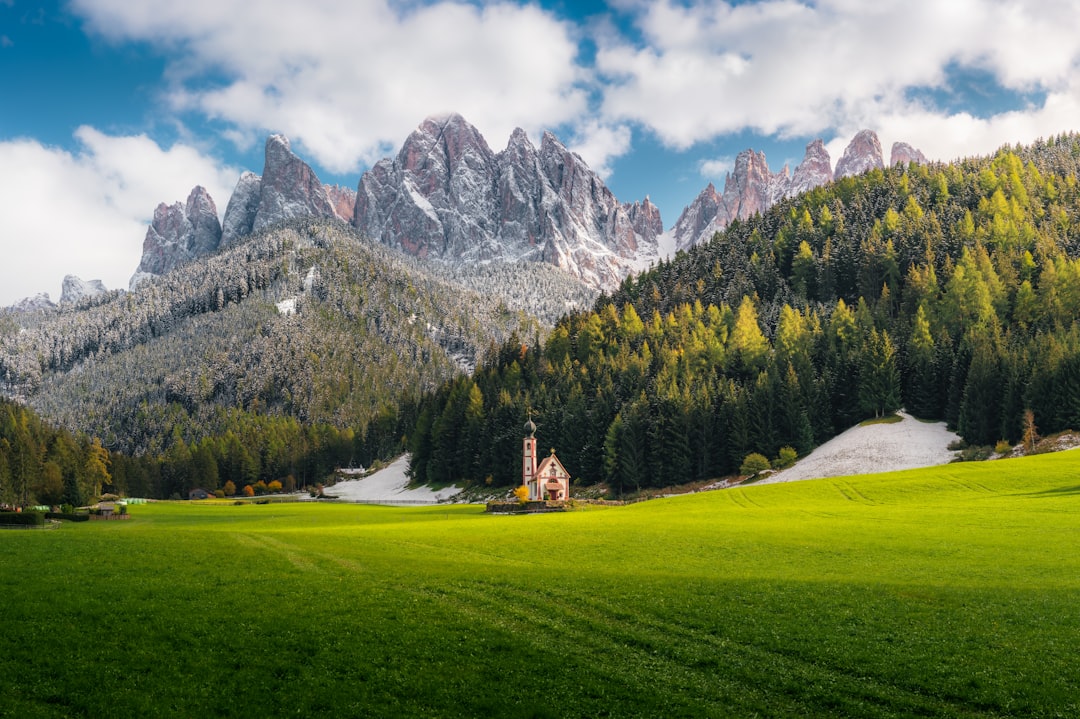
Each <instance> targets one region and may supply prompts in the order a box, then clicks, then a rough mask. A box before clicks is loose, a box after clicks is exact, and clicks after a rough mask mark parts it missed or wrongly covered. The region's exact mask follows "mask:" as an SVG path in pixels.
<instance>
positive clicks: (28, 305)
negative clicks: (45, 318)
mask: <svg viewBox="0 0 1080 719" xmlns="http://www.w3.org/2000/svg"><path fill="white" fill-rule="evenodd" d="M54 307H56V305H55V304H54V303H53V301H52V300H51V299H49V293H48V292H38V293H37V294H36V295H34V296H33V297H23V298H22V299H21V300H19V301H18V302H16V303H15V304H13V305H10V306H8V307H7V308H5V309H7V310H8V311H10V312H37V311H39V310H49V309H53V308H54Z"/></svg>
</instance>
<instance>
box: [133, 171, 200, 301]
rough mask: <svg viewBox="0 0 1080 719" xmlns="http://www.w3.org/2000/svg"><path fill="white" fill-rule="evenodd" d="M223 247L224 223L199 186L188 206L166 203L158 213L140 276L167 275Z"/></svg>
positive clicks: (149, 231)
mask: <svg viewBox="0 0 1080 719" xmlns="http://www.w3.org/2000/svg"><path fill="white" fill-rule="evenodd" d="M220 244H221V223H220V222H219V221H218V215H217V207H215V205H214V200H213V199H211V197H210V195H209V194H208V193H207V192H206V190H205V189H204V188H203V187H201V186H197V187H195V189H193V190H192V191H191V194H190V195H188V198H187V203H185V204H181V203H179V202H177V203H175V204H173V205H166V204H165V203H164V202H163V203H161V204H160V205H158V206H157V209H156V210H154V220H153V222H151V223H150V227H149V228H148V229H147V230H146V238H145V239H144V240H143V254H142V261H141V262H140V263H139V267H138V269H137V270H136V276H138V277H141V276H143V275H145V274H152V275H160V274H164V273H166V272H168V271H169V270H171V269H172V268H174V267H177V266H179V265H182V264H184V263H186V262H190V261H191V260H193V259H195V258H196V257H202V256H204V255H208V254H210V253H211V252H214V251H215V250H217V248H218V246H219V245H220ZM132 279H133V280H134V279H135V278H132ZM133 285H134V283H133Z"/></svg>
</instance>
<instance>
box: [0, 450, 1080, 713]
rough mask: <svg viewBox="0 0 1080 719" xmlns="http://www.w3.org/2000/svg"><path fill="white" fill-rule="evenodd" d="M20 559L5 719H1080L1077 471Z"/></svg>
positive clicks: (313, 517)
mask: <svg viewBox="0 0 1080 719" xmlns="http://www.w3.org/2000/svg"><path fill="white" fill-rule="evenodd" d="M131 511H132V513H133V514H134V519H132V520H131V521H126V522H92V523H83V524H77V525H76V524H66V525H64V526H63V527H62V528H61V529H59V530H57V531H51V532H41V531H4V532H3V533H0V597H2V600H0V716H13V717H14V716H18V717H39V716H55V717H69V716H86V717H101V716H110V717H128V716H132V717H134V716H139V717H147V716H176V717H207V716H252V717H265V716H312V715H327V716H342V717H344V716H433V717H455V716H460V717H476V716H521V717H527V716H553V717H556V716H558V717H562V716H583V717H584V716H588V717H594V716H613V717H614V716H649V717H654V716H665V717H671V716H685V717H702V716H732V717H754V716H762V717H779V716H852V717H919V716H934V717H937V716H944V717H1004V716H1015V717H1076V716H1080V551H1078V543H1080V452H1066V453H1061V454H1057V455H1044V456H1039V457H1034V458H1029V459H1023V460H1006V461H997V462H990V463H980V464H962V465H949V466H947V467H942V468H936V469H932V470H923V471H912V472H903V473H896V474H890V475H880V476H873V477H857V478H846V479H836V480H818V481H811V482H799V483H793V484H779V485H767V486H751V487H744V488H736V489H731V490H723V491H716V492H709V493H703V494H698V495H692V496H684V497H679V498H672V499H662V500H655V501H650V502H644V503H641V504H637V505H633V506H628V507H621V508H604V509H589V510H585V511H579V512H571V513H565V514H549V515H533V516H487V515H484V514H482V512H481V508H479V507H474V506H453V507H431V508H421V509H415V508H411V509H399V508H387V507H365V506H345V505H315V504H308V503H303V504H269V505H246V506H232V505H214V504H200V503H164V504H156V505H148V506H138V507H133V508H132V510H131Z"/></svg>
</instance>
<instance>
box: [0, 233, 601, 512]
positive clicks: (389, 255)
mask: <svg viewBox="0 0 1080 719" xmlns="http://www.w3.org/2000/svg"><path fill="white" fill-rule="evenodd" d="M594 298H595V294H594V293H592V292H591V291H589V290H587V289H585V288H584V287H583V286H582V285H581V284H580V283H578V282H576V281H574V280H572V279H571V278H569V277H567V276H565V275H563V274H562V273H560V272H559V271H558V270H557V269H555V268H552V267H547V266H536V267H530V271H529V272H528V273H520V272H513V271H511V269H509V268H506V267H502V266H499V265H493V266H488V267H477V268H474V269H470V270H460V271H457V272H453V273H451V272H449V271H438V272H436V271H435V270H434V269H432V268H431V266H430V265H426V264H425V263H423V262H421V261H419V260H415V259H412V258H408V257H405V256H403V255H401V254H400V253H397V252H394V251H393V250H390V249H387V248H385V247H382V246H380V245H378V244H375V243H371V242H367V241H365V240H363V239H362V238H360V237H359V236H357V235H356V233H355V231H354V230H352V229H351V228H349V227H347V226H345V225H343V224H341V223H335V222H333V221H327V220H319V221H315V220H307V221H293V222H292V224H290V225H287V226H284V227H278V228H274V229H271V230H268V231H264V232H262V233H260V234H258V235H257V236H254V237H252V238H250V239H248V240H246V241H245V242H244V243H243V244H242V245H240V246H238V247H235V248H232V249H230V250H227V251H225V252H222V253H220V254H217V255H214V256H212V257H209V258H206V259H204V260H201V261H199V262H196V263H193V264H190V265H187V266H184V267H181V268H178V269H177V270H175V271H173V272H171V273H169V274H168V275H165V276H163V277H161V278H158V279H156V280H154V281H152V282H149V283H147V284H145V285H141V286H140V287H139V288H138V289H137V290H136V291H135V292H132V293H130V294H125V293H121V292H113V293H109V294H108V295H106V296H104V297H99V298H95V299H94V300H91V301H87V302H84V303H83V304H82V305H80V306H79V307H77V308H60V309H57V310H50V311H45V312H39V313H36V314H34V315H28V316H8V317H6V318H5V321H4V324H3V326H2V327H0V381H2V383H3V388H4V390H5V392H6V393H7V394H8V395H9V396H14V397H17V398H19V399H21V400H22V401H24V402H26V403H28V404H29V405H30V406H31V407H33V408H34V409H36V410H37V411H38V412H39V413H40V414H41V416H42V417H43V418H44V419H45V420H47V421H49V422H52V423H55V424H58V425H59V426H62V427H65V428H67V429H68V430H70V431H71V432H77V433H81V434H82V435H86V436H95V437H100V438H101V442H102V443H103V444H104V446H105V447H107V448H109V449H110V450H112V451H114V452H117V453H122V454H123V455H126V456H128V457H135V458H138V461H137V462H134V463H133V464H132V465H131V467H130V471H129V472H127V473H125V471H124V470H125V469H127V467H125V466H124V460H123V459H121V460H120V461H119V466H120V471H119V474H120V475H121V476H122V477H124V476H125V475H126V474H130V475H131V479H130V481H127V480H126V479H125V481H124V482H123V484H125V485H126V486H125V487H123V489H124V490H125V491H131V492H135V493H142V494H149V495H150V496H169V495H171V494H173V493H179V494H181V495H183V494H185V493H186V491H187V489H190V488H191V487H194V486H202V487H206V488H207V489H214V488H215V487H216V486H222V485H224V484H225V483H226V482H227V481H232V482H233V483H234V485H235V486H236V487H237V488H239V487H242V486H243V485H244V484H253V483H255V482H257V481H259V480H262V481H264V482H270V481H273V480H281V481H283V484H286V485H287V484H288V483H289V482H288V481H287V480H290V478H291V481H293V482H296V483H299V484H301V485H303V484H305V483H309V482H316V481H320V480H321V479H322V478H323V477H324V476H325V474H326V473H327V472H328V471H329V470H330V469H331V468H332V467H333V466H335V465H336V466H342V465H345V464H350V463H352V464H361V463H367V462H369V461H370V460H371V459H372V458H374V457H380V456H387V455H390V454H393V453H395V452H399V451H400V450H401V444H400V440H399V438H400V436H401V427H400V424H401V422H402V421H406V422H407V421H408V420H409V418H401V417H399V414H398V407H399V406H401V405H403V404H404V405H405V406H415V403H416V401H417V399H418V398H419V396H420V395H421V393H422V392H423V391H425V390H431V389H434V388H436V387H438V386H439V385H440V384H441V383H442V382H444V381H446V380H447V379H449V378H450V377H452V376H454V375H456V374H459V373H461V372H462V370H465V371H469V370H471V369H472V368H473V367H474V366H475V364H476V362H477V360H478V359H479V358H480V357H482V356H483V354H484V353H485V352H487V351H489V350H491V349H493V348H494V347H496V346H498V345H499V344H501V343H502V342H504V341H505V340H506V339H507V337H508V336H509V335H510V334H511V333H512V332H514V333H520V334H521V335H523V336H529V337H536V336H539V335H540V334H541V333H544V332H546V331H547V330H548V329H549V328H550V326H551V323H553V322H554V321H555V319H556V318H558V317H559V316H560V315H562V314H563V313H565V312H566V311H567V310H568V309H572V308H575V307H577V308H581V307H587V306H589V304H590V303H591V302H592V301H593V299H594ZM533 308H537V309H538V310H539V312H540V313H541V314H544V315H545V316H543V317H537V316H536V314H534V313H533V311H532V310H533Z"/></svg>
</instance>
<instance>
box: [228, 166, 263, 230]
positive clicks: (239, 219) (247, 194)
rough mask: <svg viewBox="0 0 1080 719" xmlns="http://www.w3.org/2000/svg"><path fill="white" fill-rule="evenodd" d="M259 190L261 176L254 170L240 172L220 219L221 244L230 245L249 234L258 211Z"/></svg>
mask: <svg viewBox="0 0 1080 719" xmlns="http://www.w3.org/2000/svg"><path fill="white" fill-rule="evenodd" d="M261 192H262V177H260V176H259V175H256V174H255V173H254V172H244V173H241V175H240V179H239V180H238V181H237V182H236V188H235V189H234V190H233V193H232V197H230V198H229V204H228V205H227V206H226V207H225V217H224V218H223V219H222V221H221V244H222V245H223V246H224V247H231V246H233V245H235V244H236V243H237V242H239V241H240V239H241V238H243V237H246V236H247V235H250V234H251V230H252V226H253V225H254V224H255V213H256V212H258V211H259V197H260V194H261Z"/></svg>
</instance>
